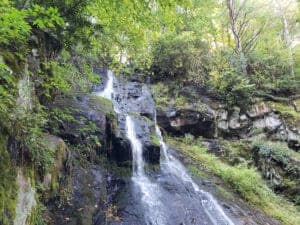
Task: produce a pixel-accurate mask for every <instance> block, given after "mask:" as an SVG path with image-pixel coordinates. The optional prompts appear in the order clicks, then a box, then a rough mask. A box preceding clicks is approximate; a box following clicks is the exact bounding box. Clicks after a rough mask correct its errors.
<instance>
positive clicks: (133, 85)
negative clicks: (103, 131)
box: [112, 81, 160, 164]
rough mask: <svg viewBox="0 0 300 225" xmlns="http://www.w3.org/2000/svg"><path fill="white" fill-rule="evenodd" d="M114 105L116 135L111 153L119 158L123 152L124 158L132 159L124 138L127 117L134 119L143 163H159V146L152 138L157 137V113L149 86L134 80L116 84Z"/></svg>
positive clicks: (128, 144)
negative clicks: (141, 147)
mask: <svg viewBox="0 0 300 225" xmlns="http://www.w3.org/2000/svg"><path fill="white" fill-rule="evenodd" d="M113 103H114V106H115V110H116V112H118V132H117V135H115V137H113V139H112V143H113V144H112V148H113V149H114V150H112V152H114V153H116V155H118V156H119V155H121V151H122V152H126V155H127V156H126V158H127V159H128V160H130V161H131V159H132V154H131V147H130V142H129V141H128V139H127V136H126V132H127V131H126V115H129V114H130V116H131V117H132V118H134V122H135V126H136V132H137V135H138V137H139V139H140V140H141V142H142V144H143V156H144V160H145V161H146V162H148V163H152V164H157V163H159V158H160V146H159V143H154V140H153V139H152V137H153V136H156V134H155V117H156V110H155V104H154V101H153V99H152V96H151V93H150V91H149V89H148V87H147V86H146V85H144V84H141V83H138V82H135V81H134V82H124V81H123V82H115V84H114V96H113ZM124 148H125V149H127V151H126V150H125V149H124ZM122 149H123V150H122Z"/></svg>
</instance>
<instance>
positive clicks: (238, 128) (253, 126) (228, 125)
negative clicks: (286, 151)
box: [157, 88, 300, 151]
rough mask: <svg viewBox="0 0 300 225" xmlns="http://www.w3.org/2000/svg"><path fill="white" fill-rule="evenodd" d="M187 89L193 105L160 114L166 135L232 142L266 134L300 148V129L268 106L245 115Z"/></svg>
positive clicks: (165, 109)
mask: <svg viewBox="0 0 300 225" xmlns="http://www.w3.org/2000/svg"><path fill="white" fill-rule="evenodd" d="M183 89H184V88H183ZM184 90H185V91H184V94H185V96H188V97H189V98H191V99H192V100H191V99H189V101H190V102H189V103H187V104H186V105H185V106H176V105H175V106H170V107H163V108H162V109H160V110H158V112H157V122H158V124H159V125H160V127H162V128H163V129H164V130H165V131H166V132H168V133H170V134H173V135H185V134H187V133H189V134H192V135H194V136H202V137H205V138H215V137H216V136H219V137H223V138H229V139H230V138H247V137H251V136H253V135H256V134H258V133H262V132H265V133H267V134H268V135H269V136H271V137H272V138H273V139H275V140H280V141H284V142H287V143H288V144H289V146H290V148H292V149H294V150H296V151H298V150H299V149H300V130H299V129H297V127H295V126H294V125H293V126H291V125H290V124H288V123H286V121H285V120H284V118H283V116H282V115H281V114H280V112H278V111H276V110H273V109H271V108H270V107H269V106H268V105H267V103H264V102H258V103H256V104H254V105H252V106H250V109H249V110H248V111H246V112H244V111H242V110H241V109H240V108H239V107H232V108H230V109H226V108H224V106H222V104H220V103H218V102H217V101H216V100H212V99H208V98H209V97H203V96H202V95H201V93H198V92H195V91H193V89H192V90H190V92H191V93H187V92H189V90H188V89H186V88H185V89H184ZM195 95H196V97H195ZM199 99H200V100H199ZM191 101H192V102H193V103H191ZM214 101H216V102H214ZM172 104H173V103H171V101H170V105H172ZM199 104H201V105H202V107H199Z"/></svg>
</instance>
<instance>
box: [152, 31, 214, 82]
mask: <svg viewBox="0 0 300 225" xmlns="http://www.w3.org/2000/svg"><path fill="white" fill-rule="evenodd" d="M208 58H209V57H208V49H207V46H206V45H205V44H204V43H203V42H202V41H200V40H199V39H197V38H196V37H195V35H193V33H190V32H185V33H182V34H180V35H176V36H174V35H165V36H164V37H162V38H161V39H160V40H158V41H157V42H156V43H155V44H154V47H153V63H152V66H151V70H152V72H153V73H154V80H163V79H170V78H171V79H173V78H178V79H181V80H182V81H193V82H194V83H203V82H204V80H205V77H206V74H207V65H208Z"/></svg>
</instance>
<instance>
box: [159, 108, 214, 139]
mask: <svg viewBox="0 0 300 225" xmlns="http://www.w3.org/2000/svg"><path fill="white" fill-rule="evenodd" d="M157 122H158V124H159V126H160V127H162V128H163V129H165V130H166V131H167V132H170V133H173V134H175V135H184V134H186V133H190V134H192V135H194V136H204V137H208V138H212V137H214V134H215V123H214V115H213V114H211V113H208V112H207V111H204V112H201V111H194V110H191V109H179V110H177V111H176V112H175V113H172V114H170V113H168V111H166V112H164V111H159V112H158V117H157Z"/></svg>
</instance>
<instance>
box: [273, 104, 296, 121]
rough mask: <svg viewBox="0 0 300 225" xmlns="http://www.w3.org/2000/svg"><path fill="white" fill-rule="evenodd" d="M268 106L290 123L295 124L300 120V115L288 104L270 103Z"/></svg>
mask: <svg viewBox="0 0 300 225" xmlns="http://www.w3.org/2000/svg"><path fill="white" fill-rule="evenodd" d="M268 105H269V106H270V107H271V108H272V109H274V110H275V111H277V112H279V113H280V114H281V115H282V116H283V117H284V118H285V119H286V120H287V122H290V123H295V122H297V121H299V120H300V113H299V112H296V111H295V109H294V107H293V106H291V105H288V104H284V103H279V102H268Z"/></svg>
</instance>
